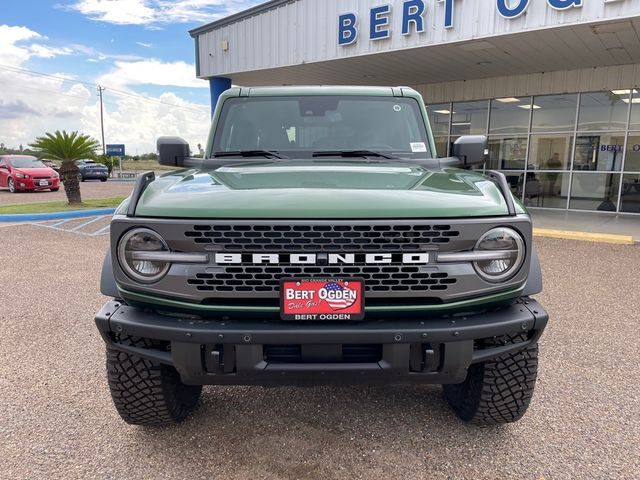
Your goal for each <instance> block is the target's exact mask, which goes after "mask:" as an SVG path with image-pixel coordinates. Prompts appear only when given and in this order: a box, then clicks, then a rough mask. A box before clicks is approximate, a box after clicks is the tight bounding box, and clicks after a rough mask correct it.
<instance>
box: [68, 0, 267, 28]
mask: <svg viewBox="0 0 640 480" xmlns="http://www.w3.org/2000/svg"><path fill="white" fill-rule="evenodd" d="M258 3H261V2H260V0H172V1H169V0H77V1H76V2H75V3H74V4H72V5H71V6H70V7H69V8H71V9H72V10H77V11H78V12H80V13H82V14H83V15H86V16H88V17H89V18H91V19H92V20H97V21H102V22H107V23H113V24H117V25H149V26H150V25H152V24H158V23H160V24H162V23H176V22H178V23H187V22H201V23H204V22H211V21H213V20H217V19H218V18H221V17H224V16H227V15H231V14H232V13H235V12H238V11H240V10H243V9H246V8H249V7H251V6H253V5H256V4H258ZM151 28H154V27H151Z"/></svg>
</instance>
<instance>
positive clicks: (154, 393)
mask: <svg viewBox="0 0 640 480" xmlns="http://www.w3.org/2000/svg"><path fill="white" fill-rule="evenodd" d="M120 343H123V344H126V345H131V346H135V347H140V348H151V347H153V346H154V343H153V342H152V341H151V340H148V339H144V338H134V337H123V338H121V339H120ZM155 347H158V345H155ZM107 376H108V380H109V389H110V390H111V397H112V398H113V403H114V404H115V406H116V409H117V410H118V413H119V414H120V416H121V417H122V419H123V420H124V421H125V422H127V423H129V424H131V425H164V424H168V423H175V422H180V421H182V420H184V419H185V418H187V417H188V416H189V414H190V413H191V412H193V410H194V409H195V407H196V404H197V403H198V398H199V397H200V392H201V391H202V387H201V386H199V385H198V386H191V385H185V384H183V383H182V381H181V380H180V375H179V374H178V372H177V371H176V369H175V368H173V367H170V366H167V365H161V364H159V363H156V362H152V361H150V360H145V359H143V358H140V357H138V356H136V355H130V354H128V353H124V352H120V351H118V350H115V349H112V348H109V347H107Z"/></svg>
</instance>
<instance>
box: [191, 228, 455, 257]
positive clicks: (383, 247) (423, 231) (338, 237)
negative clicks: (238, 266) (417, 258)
mask: <svg viewBox="0 0 640 480" xmlns="http://www.w3.org/2000/svg"><path fill="white" fill-rule="evenodd" d="M459 236H460V232H459V231H457V230H455V229H454V228H452V226H451V225H446V224H434V225H417V224H416V225H194V226H193V227H192V228H190V229H189V230H187V231H186V232H185V237H186V238H187V239H190V240H192V241H193V242H194V243H195V244H197V245H200V246H218V247H220V248H222V249H223V250H224V251H225V252H264V251H273V252H276V251H287V252H299V251H303V250H304V251H310V252H313V251H324V252H343V251H349V252H354V251H360V252H414V251H420V250H424V247H425V246H426V245H434V244H435V245H438V244H446V243H449V242H450V241H451V239H453V238H456V237H459Z"/></svg>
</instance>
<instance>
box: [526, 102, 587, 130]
mask: <svg viewBox="0 0 640 480" xmlns="http://www.w3.org/2000/svg"><path fill="white" fill-rule="evenodd" d="M577 107H578V94H563V95H545V96H541V97H534V99H533V105H532V106H530V108H532V109H533V119H532V125H531V130H532V131H534V132H568V131H573V130H574V129H575V122H576V108H577Z"/></svg>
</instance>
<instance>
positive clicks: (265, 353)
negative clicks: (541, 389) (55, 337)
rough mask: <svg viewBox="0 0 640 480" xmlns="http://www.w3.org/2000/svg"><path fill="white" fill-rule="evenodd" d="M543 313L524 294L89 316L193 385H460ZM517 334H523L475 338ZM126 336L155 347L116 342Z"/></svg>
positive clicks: (129, 310)
mask: <svg viewBox="0 0 640 480" xmlns="http://www.w3.org/2000/svg"><path fill="white" fill-rule="evenodd" d="M548 318H549V317H548V315H547V313H546V312H545V310H544V309H543V308H542V306H541V305H540V304H539V303H537V302H536V301H534V300H531V299H529V298H522V299H520V300H518V301H517V302H516V303H514V304H513V305H511V306H508V307H502V308H500V309H498V310H493V311H488V312H484V313H482V314H477V315H470V316H457V317H454V316H447V317H440V318H425V319H420V318H415V319H410V318H390V319H388V320H369V321H367V320H365V321H362V322H357V323H356V322H352V323H337V322H336V323H322V324H319V323H294V322H267V321H256V320H226V321H223V320H190V319H181V318H178V317H177V316H176V317H169V316H165V315H161V314H158V313H155V312H151V311H147V310H143V309H140V308H135V307H130V306H127V305H122V304H121V303H118V302H116V301H110V302H107V303H106V304H105V305H104V306H103V307H102V309H101V310H100V311H99V312H98V314H97V315H96V324H97V326H98V329H99V330H100V333H101V334H102V337H103V338H104V340H105V342H106V343H107V344H108V345H109V346H110V347H111V348H114V349H117V350H121V351H123V352H128V353H132V354H135V355H139V356H141V357H144V358H147V359H150V360H154V361H157V362H160V363H163V364H167V365H171V366H174V367H175V368H176V369H177V370H178V372H179V373H180V376H181V377H182V380H183V382H184V383H187V384H191V385H207V384H211V385H297V384H323V383H389V382H395V383H460V382H462V381H463V380H464V379H465V377H466V373H467V368H468V367H469V365H471V364H473V363H478V362H482V361H485V360H489V359H491V358H495V357H497V356H500V355H503V354H506V353H509V352H513V351H517V350H520V349H523V348H525V347H527V346H528V345H530V344H532V343H535V342H537V341H538V338H539V337H540V335H542V332H543V330H544V328H545V326H546V324H547V321H548ZM522 334H526V337H525V338H526V340H525V341H519V342H518V343H510V342H507V343H506V344H505V345H503V346H500V347H492V348H484V347H483V346H482V345H483V343H482V340H483V339H487V338H493V337H500V336H514V335H518V338H522ZM124 336H132V337H143V338H149V339H152V340H154V341H156V342H154V344H155V345H157V348H154V349H141V348H137V347H131V346H129V345H125V344H122V343H120V342H119V338H122V337H124ZM354 352H355V353H354Z"/></svg>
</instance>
